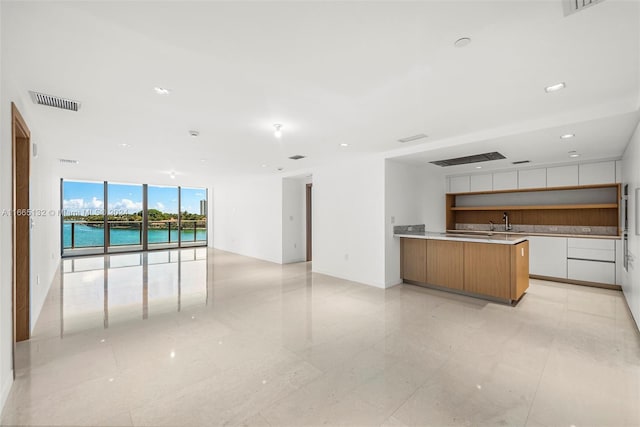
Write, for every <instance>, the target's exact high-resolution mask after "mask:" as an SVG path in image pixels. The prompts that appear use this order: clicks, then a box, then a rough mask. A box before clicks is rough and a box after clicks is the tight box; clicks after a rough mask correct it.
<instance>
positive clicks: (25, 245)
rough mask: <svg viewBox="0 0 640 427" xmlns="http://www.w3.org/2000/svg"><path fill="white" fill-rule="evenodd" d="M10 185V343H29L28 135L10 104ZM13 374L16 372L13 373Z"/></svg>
mask: <svg viewBox="0 0 640 427" xmlns="http://www.w3.org/2000/svg"><path fill="white" fill-rule="evenodd" d="M11 134H12V183H13V220H12V223H13V227H12V228H13V342H14V346H15V343H16V342H20V341H25V340H28V339H29V337H30V334H31V328H30V310H29V284H30V282H31V280H30V271H31V262H30V256H29V254H30V228H31V217H30V216H29V215H28V214H29V209H30V204H29V192H30V188H29V181H30V175H31V132H30V131H29V128H28V127H27V124H26V123H25V121H24V119H23V118H22V115H21V114H20V112H19V111H18V109H17V108H16V106H15V104H14V103H11ZM14 372H15V371H14Z"/></svg>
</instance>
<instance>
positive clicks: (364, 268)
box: [312, 156, 386, 288]
mask: <svg viewBox="0 0 640 427" xmlns="http://www.w3.org/2000/svg"><path fill="white" fill-rule="evenodd" d="M384 163H385V160H384V157H382V156H365V157H361V158H358V159H352V160H350V161H348V162H341V163H332V164H331V165H327V166H323V167H319V168H317V169H315V170H314V172H313V243H312V244H313V271H315V272H319V273H324V274H329V275H331V276H335V277H340V278H344V279H347V280H353V281H355V282H360V283H365V284H368V285H372V286H377V287H380V288H384V287H385V285H386V282H385V275H384V266H385V260H384V258H385V249H384V246H385V239H384Z"/></svg>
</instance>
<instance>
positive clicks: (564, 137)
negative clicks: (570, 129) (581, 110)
mask: <svg viewBox="0 0 640 427" xmlns="http://www.w3.org/2000/svg"><path fill="white" fill-rule="evenodd" d="M574 136H576V134H575V133H565V134H564V135H560V139H569V138H573V137H574Z"/></svg>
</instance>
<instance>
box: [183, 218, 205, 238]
mask: <svg viewBox="0 0 640 427" xmlns="http://www.w3.org/2000/svg"><path fill="white" fill-rule="evenodd" d="M180 238H181V240H182V241H183V242H185V243H187V242H206V241H207V220H196V219H193V220H186V219H183V220H182V224H181V236H180Z"/></svg>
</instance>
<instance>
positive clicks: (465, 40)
mask: <svg viewBox="0 0 640 427" xmlns="http://www.w3.org/2000/svg"><path fill="white" fill-rule="evenodd" d="M469 43H471V39H470V38H469V37H462V38H459V39H458V40H456V41H455V42H454V43H453V45H454V46H455V47H465V46H468V45H469Z"/></svg>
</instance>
